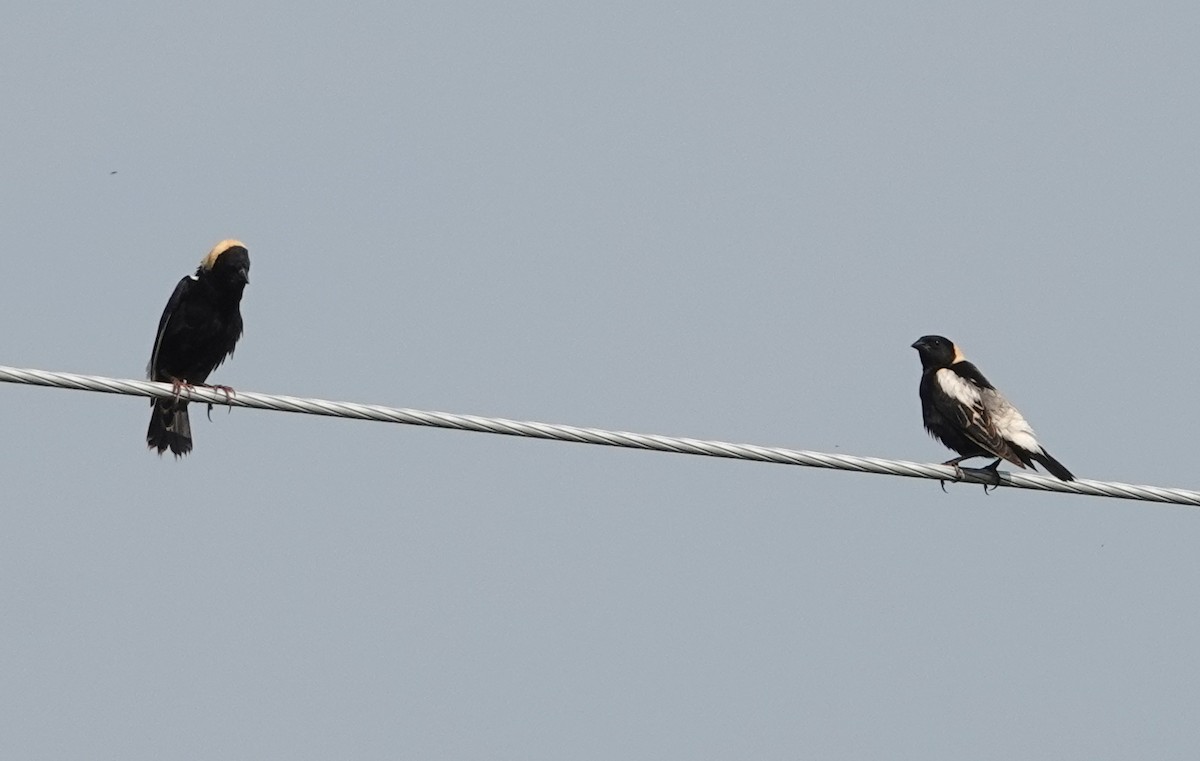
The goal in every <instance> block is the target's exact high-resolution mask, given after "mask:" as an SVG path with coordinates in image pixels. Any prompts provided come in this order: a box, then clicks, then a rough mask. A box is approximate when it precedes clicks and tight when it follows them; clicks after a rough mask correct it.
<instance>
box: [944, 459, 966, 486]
mask: <svg viewBox="0 0 1200 761" xmlns="http://www.w3.org/2000/svg"><path fill="white" fill-rule="evenodd" d="M962 461H963V458H961V457H959V458H957V459H954V460H946V461H945V462H943V463H942V464H943V465H947V466H949V467H951V468H954V480H955V482H958V481H961V480H963V469H962V468H960V467H959V466H958V464H959V463H960V462H962ZM938 485H939V486H941V487H942V492H944V493H949V492H946V480H945V479H944V478H943V479H938Z"/></svg>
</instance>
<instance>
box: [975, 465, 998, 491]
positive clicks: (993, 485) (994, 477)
mask: <svg viewBox="0 0 1200 761" xmlns="http://www.w3.org/2000/svg"><path fill="white" fill-rule="evenodd" d="M980 470H982V471H984V472H985V473H991V474H992V482H991V483H990V484H984V485H983V493H984V494H987V493H988V487H989V486H990V487H991V490H992V491H996V489H999V488H1000V459H999V458H997V459H996V461H995V462H993V463H992V464H991V465H988V466H987V467H986V468H980Z"/></svg>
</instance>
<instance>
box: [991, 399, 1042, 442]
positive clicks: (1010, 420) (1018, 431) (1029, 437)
mask: <svg viewBox="0 0 1200 761" xmlns="http://www.w3.org/2000/svg"><path fill="white" fill-rule="evenodd" d="M983 408H984V409H985V410H987V413H988V417H990V418H991V420H992V425H994V426H996V431H997V432H998V433H999V434H1000V435H1001V436H1003V437H1004V438H1005V440H1007V441H1011V442H1012V443H1013V444H1016V445H1017V446H1019V447H1021V448H1022V449H1024V450H1026V451H1028V452H1041V451H1042V445H1041V444H1039V443H1038V440H1037V437H1036V436H1035V435H1034V433H1033V426H1031V425H1029V422H1028V421H1027V420H1026V419H1025V417H1024V416H1023V415H1022V414H1021V413H1020V412H1019V411H1018V410H1017V408H1016V407H1014V406H1012V404H1011V403H1010V402H1009V401H1008V400H1007V399H1005V398H1004V396H1003V395H1002V394H1001V393H1000V392H999V391H994V390H992V389H990V388H989V389H984V391H983Z"/></svg>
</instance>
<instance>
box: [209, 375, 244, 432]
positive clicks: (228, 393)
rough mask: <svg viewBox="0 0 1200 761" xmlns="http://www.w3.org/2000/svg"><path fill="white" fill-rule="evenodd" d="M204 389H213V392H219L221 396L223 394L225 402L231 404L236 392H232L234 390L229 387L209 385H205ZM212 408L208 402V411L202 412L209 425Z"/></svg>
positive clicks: (230, 408)
mask: <svg viewBox="0 0 1200 761" xmlns="http://www.w3.org/2000/svg"><path fill="white" fill-rule="evenodd" d="M204 387H205V388H211V389H214V390H216V391H220V392H222V393H223V394H225V401H226V402H232V401H233V397H235V396H237V392H236V391H234V390H233V389H232V388H231V387H229V386H220V385H209V384H207V383H205V384H204ZM212 408H213V405H212V402H208V409H206V410H205V411H204V414H205V415H207V416H208V422H210V423H211V422H212ZM228 409H229V411H230V412H232V411H233V407H229V408H228Z"/></svg>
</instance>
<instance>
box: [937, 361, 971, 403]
mask: <svg viewBox="0 0 1200 761" xmlns="http://www.w3.org/2000/svg"><path fill="white" fill-rule="evenodd" d="M936 377H937V383H938V386H939V387H940V388H941V389H942V391H943V392H944V393H945V394H946V395H947V396H949V397H950V398H951V399H954V400H955V401H957V402H959V403H960V404H965V405H966V406H968V407H974V406H976V405H978V404H979V403H980V396H979V387H978V386H976V385H975V384H974V383H972V382H971V381H969V380H967V379H966V378H964V377H962V376H961V375H959V374H958V373H956V372H954V371H953V370H949V369H947V368H944V367H943V368H942V369H941V370H938V371H937V375H936Z"/></svg>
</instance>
